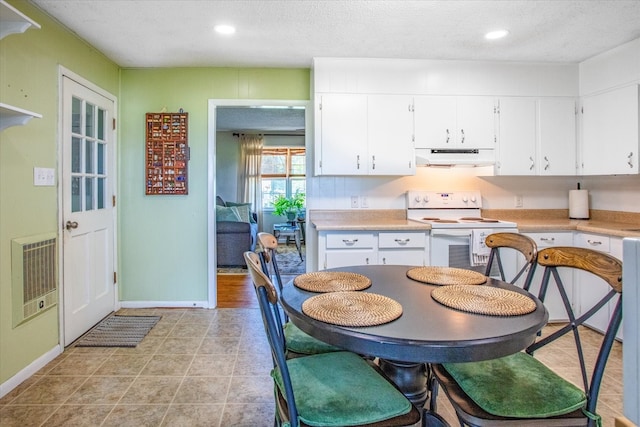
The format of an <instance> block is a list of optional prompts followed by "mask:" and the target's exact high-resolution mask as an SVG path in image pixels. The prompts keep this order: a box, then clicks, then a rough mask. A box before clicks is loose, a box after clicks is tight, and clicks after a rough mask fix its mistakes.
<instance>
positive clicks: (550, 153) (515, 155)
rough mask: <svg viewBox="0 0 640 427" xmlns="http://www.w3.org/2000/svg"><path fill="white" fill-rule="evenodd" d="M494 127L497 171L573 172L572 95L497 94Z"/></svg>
mask: <svg viewBox="0 0 640 427" xmlns="http://www.w3.org/2000/svg"><path fill="white" fill-rule="evenodd" d="M497 127H498V162H497V163H496V173H497V174H499V175H554V176H558V175H575V174H576V105H575V99H574V98H564V97H544V98H528V97H510V98H501V99H500V100H499V106H498V125H497Z"/></svg>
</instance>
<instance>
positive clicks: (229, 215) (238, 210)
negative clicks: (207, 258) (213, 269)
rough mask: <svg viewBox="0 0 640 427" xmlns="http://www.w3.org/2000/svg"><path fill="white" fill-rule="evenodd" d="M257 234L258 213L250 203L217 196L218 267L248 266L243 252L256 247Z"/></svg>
mask: <svg viewBox="0 0 640 427" xmlns="http://www.w3.org/2000/svg"><path fill="white" fill-rule="evenodd" d="M257 236H258V223H257V215H256V214H255V212H252V211H251V204H250V203H234V202H225V201H224V200H223V199H222V198H221V197H220V196H218V197H216V253H217V265H218V267H246V265H247V264H246V263H245V261H244V255H243V254H244V253H245V252H246V251H254V250H255V249H256V241H257Z"/></svg>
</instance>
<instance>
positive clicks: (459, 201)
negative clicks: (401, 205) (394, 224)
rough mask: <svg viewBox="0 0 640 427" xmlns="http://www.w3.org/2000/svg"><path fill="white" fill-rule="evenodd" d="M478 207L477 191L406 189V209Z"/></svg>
mask: <svg viewBox="0 0 640 427" xmlns="http://www.w3.org/2000/svg"><path fill="white" fill-rule="evenodd" d="M448 208H449V209H466V208H472V209H479V208H482V196H481V195H480V192H479V191H423V190H409V191H407V209H448Z"/></svg>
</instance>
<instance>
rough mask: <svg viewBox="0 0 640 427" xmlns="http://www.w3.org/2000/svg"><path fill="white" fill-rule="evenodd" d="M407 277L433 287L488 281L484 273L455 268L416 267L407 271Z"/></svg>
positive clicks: (477, 283)
mask: <svg viewBox="0 0 640 427" xmlns="http://www.w3.org/2000/svg"><path fill="white" fill-rule="evenodd" d="M407 277H408V278H410V279H413V280H416V281H418V282H422V283H430V284H432V285H481V284H483V283H484V282H486V281H487V276H485V275H484V274H482V273H478V272H477V271H473V270H465V269H463V268H454V267H416V268H412V269H411V270H409V271H407Z"/></svg>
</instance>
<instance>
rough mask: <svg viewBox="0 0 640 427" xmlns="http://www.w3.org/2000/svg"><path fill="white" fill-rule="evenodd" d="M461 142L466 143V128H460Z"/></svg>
mask: <svg viewBox="0 0 640 427" xmlns="http://www.w3.org/2000/svg"><path fill="white" fill-rule="evenodd" d="M460 135H461V137H460V138H461V139H460V144H464V129H460Z"/></svg>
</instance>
